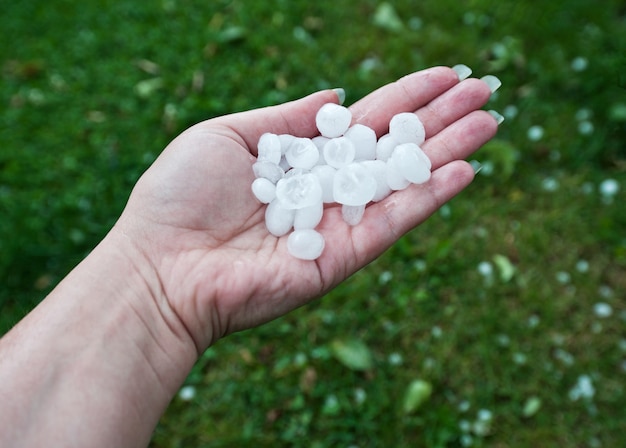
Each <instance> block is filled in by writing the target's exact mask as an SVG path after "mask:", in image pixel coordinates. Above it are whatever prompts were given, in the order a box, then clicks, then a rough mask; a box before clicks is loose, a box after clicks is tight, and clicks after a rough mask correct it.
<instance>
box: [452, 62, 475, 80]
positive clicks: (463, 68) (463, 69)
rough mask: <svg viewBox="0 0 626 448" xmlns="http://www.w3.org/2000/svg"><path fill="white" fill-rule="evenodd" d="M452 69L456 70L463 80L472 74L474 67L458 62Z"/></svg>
mask: <svg viewBox="0 0 626 448" xmlns="http://www.w3.org/2000/svg"><path fill="white" fill-rule="evenodd" d="M452 70H454V71H455V72H456V74H457V75H458V77H459V81H463V80H464V79H465V78H467V77H468V76H469V75H471V74H472V69H471V68H469V67H468V66H467V65H465V64H457V65H455V66H454V67H452Z"/></svg>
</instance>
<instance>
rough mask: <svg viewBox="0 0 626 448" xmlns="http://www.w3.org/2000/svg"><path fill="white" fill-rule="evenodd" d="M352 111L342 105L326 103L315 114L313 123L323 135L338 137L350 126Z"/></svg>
mask: <svg viewBox="0 0 626 448" xmlns="http://www.w3.org/2000/svg"><path fill="white" fill-rule="evenodd" d="M351 121H352V112H350V109H348V108H347V107H344V106H340V105H339V104H335V103H326V104H324V105H323V106H322V107H321V108H320V110H319V111H318V112H317V115H316V116H315V124H316V125H317V129H318V130H319V131H320V134H322V136H324V137H328V138H334V137H340V136H342V135H343V134H344V132H346V131H347V130H348V127H350V122H351Z"/></svg>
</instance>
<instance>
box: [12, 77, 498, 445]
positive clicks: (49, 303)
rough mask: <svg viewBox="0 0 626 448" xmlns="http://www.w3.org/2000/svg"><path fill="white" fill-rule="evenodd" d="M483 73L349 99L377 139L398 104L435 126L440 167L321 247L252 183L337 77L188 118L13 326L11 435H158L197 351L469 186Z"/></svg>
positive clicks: (331, 225)
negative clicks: (303, 91) (268, 153)
mask: <svg viewBox="0 0 626 448" xmlns="http://www.w3.org/2000/svg"><path fill="white" fill-rule="evenodd" d="M490 94H491V92H490V90H489V87H488V86H487V85H486V84H485V83H484V82H482V81H480V80H477V79H467V80H464V81H462V82H459V80H458V77H457V75H456V73H455V72H454V71H453V70H451V69H449V68H446V67H436V68H432V69H428V70H423V71H420V72H417V73H413V74H411V75H408V76H406V77H404V78H401V79H400V80H398V81H397V82H395V83H392V84H389V85H386V86H383V87H381V88H380V89H378V90H377V91H375V92H373V93H371V94H369V95H368V96H366V97H365V98H363V99H362V100H360V101H358V102H357V103H355V104H354V105H352V106H351V107H350V109H351V111H352V114H353V122H355V123H361V124H365V125H367V126H370V127H372V128H373V129H374V130H375V131H376V133H377V135H378V136H379V137H380V136H381V135H383V134H384V133H386V132H387V128H388V124H389V120H390V119H391V117H392V116H393V115H394V114H396V113H399V112H415V113H417V115H418V116H419V117H420V119H421V120H422V122H423V123H424V125H425V128H426V138H427V140H426V142H425V143H424V145H423V149H424V151H425V152H426V153H427V154H428V156H429V157H430V158H431V160H432V162H433V173H432V178H431V180H430V181H429V182H428V183H426V184H423V185H413V186H411V187H409V188H408V189H406V190H402V191H398V192H395V193H393V194H392V195H391V196H389V197H388V198H386V199H385V200H383V201H381V202H379V203H376V204H373V205H371V206H370V207H368V209H367V210H366V213H365V216H364V218H363V221H362V222H361V223H360V224H359V225H358V226H355V227H350V226H348V225H347V224H345V223H344V222H343V220H342V217H341V210H340V208H339V207H334V208H329V209H328V210H326V211H325V213H324V218H323V220H322V222H321V224H320V225H319V227H318V230H319V231H320V232H321V233H322V234H323V235H324V237H325V239H326V248H325V250H324V252H323V254H322V256H321V257H320V258H318V259H317V260H315V261H304V260H298V259H295V258H293V257H291V256H290V255H289V254H288V253H287V247H286V237H283V238H276V237H274V236H272V235H270V234H269V233H268V232H267V230H266V228H265V224H264V210H265V206H264V205H262V204H259V202H258V201H257V200H256V199H255V198H254V197H253V195H252V194H251V192H250V184H251V183H252V181H253V174H252V169H251V165H252V164H253V163H254V161H255V155H256V153H255V151H256V149H255V146H256V142H257V141H258V139H259V137H260V136H261V135H262V134H263V133H265V132H273V133H276V134H285V133H289V134H293V135H297V136H302V137H314V136H315V135H316V134H317V132H316V128H315V113H316V111H317V110H318V109H319V108H320V107H321V106H322V105H323V104H325V103H327V102H337V101H338V98H337V95H336V93H335V92H334V91H332V90H326V91H321V92H317V93H315V94H312V95H310V96H307V97H305V98H303V99H300V100H297V101H293V102H290V103H286V104H282V105H278V106H273V107H268V108H264V109H258V110H252V111H248V112H243V113H238V114H233V115H227V116H223V117H219V118H215V119H211V120H207V121H204V122H202V123H199V124H197V125H195V126H193V127H191V128H190V129H188V130H187V131H185V132H183V133H182V134H181V135H180V136H178V137H177V138H176V139H175V140H174V141H172V142H171V143H170V144H169V145H168V146H167V148H165V150H164V151H163V152H162V154H161V155H160V156H159V158H158V159H157V160H156V161H155V162H154V164H153V165H152V166H151V167H150V168H149V169H148V170H147V171H146V172H145V173H144V175H143V176H142V177H141V178H140V179H139V181H138V182H137V184H136V186H135V188H134V189H133V191H132V193H131V196H130V198H129V200H128V204H127V206H126V208H125V209H124V211H123V213H122V215H121V216H120V218H119V220H118V221H117V223H116V224H115V226H114V227H113V228H112V229H111V231H110V232H109V234H108V235H107V236H106V237H105V238H104V240H103V241H102V242H101V243H100V244H99V245H98V246H97V247H96V248H95V249H94V250H93V252H92V253H91V254H90V255H89V256H88V257H87V258H86V259H85V260H83V261H82V262H81V263H80V264H79V265H78V266H77V267H76V268H75V269H74V270H73V271H72V272H71V273H70V274H69V275H68V276H67V277H66V278H65V279H64V280H63V281H62V282H61V283H60V284H59V285H58V286H57V287H56V288H55V289H54V290H53V291H52V292H51V293H50V295H49V296H48V297H46V298H45V299H44V300H43V301H42V302H41V304H40V305H39V306H37V307H36V308H35V309H34V310H33V311H32V312H31V313H30V314H29V315H28V316H26V317H25V318H24V319H23V320H22V321H21V322H20V323H19V324H18V325H16V327H15V328H13V329H12V330H11V331H10V332H9V333H7V334H6V335H5V336H4V337H3V338H2V339H0V415H2V418H0V445H1V446H29V447H37V446H72V447H73V446H76V447H84V446H90V447H98V446H103V447H104V446H118V447H123V446H128V447H131V446H146V445H147V444H148V443H149V440H150V436H151V434H152V431H153V430H154V428H155V426H156V424H157V422H158V419H159V418H160V416H161V415H162V413H163V412H164V411H165V409H166V407H167V405H168V403H169V401H170V400H171V399H172V397H173V396H174V395H175V394H176V392H177V391H178V389H179V388H180V386H181V384H182V383H183V381H184V379H185V378H186V376H187V374H188V373H189V371H190V370H191V368H192V366H193V364H194V362H195V361H196V360H197V358H198V356H199V355H200V354H201V353H202V352H203V351H204V350H205V349H206V348H207V347H209V346H210V345H211V344H213V343H215V342H216V341H217V340H218V339H220V338H222V337H224V336H226V335H228V334H230V333H232V332H235V331H239V330H243V329H246V328H251V327H254V326H257V325H260V324H262V323H264V322H267V321H270V320H272V319H275V318H276V317H279V316H281V315H283V314H285V313H287V312H289V311H291V310H293V309H295V308H297V307H300V306H302V305H304V304H306V303H308V302H310V301H311V300H313V299H315V298H318V297H320V296H321V295H323V294H324V293H326V292H327V291H329V290H330V289H332V288H333V287H335V286H336V285H337V284H339V283H340V282H341V281H343V280H345V279H346V278H347V277H349V276H350V275H351V274H353V273H354V272H356V271H357V270H358V269H360V268H361V267H363V266H365V265H366V264H368V263H369V262H370V261H372V260H373V259H374V258H376V257H377V256H379V255H380V254H381V253H382V252H384V251H385V250H386V249H387V248H389V247H390V246H391V245H392V244H393V243H394V242H395V241H396V240H397V239H398V238H400V237H401V236H402V235H404V234H405V233H406V232H408V231H409V230H411V229H413V228H414V227H415V226H417V225H419V224H420V223H421V222H423V221H424V220H425V219H426V218H428V217H429V216H430V215H431V214H432V213H433V212H435V211H436V210H437V209H438V208H439V207H440V206H441V205H443V204H444V203H445V202H447V201H448V200H449V199H451V198H452V197H453V196H455V195H456V194H458V193H459V192H460V191H462V190H463V189H464V188H465V187H466V186H467V185H468V184H469V183H470V182H471V181H472V179H473V176H474V171H473V169H472V168H471V166H470V165H469V164H468V163H466V162H465V161H463V160H464V159H465V158H467V157H468V156H470V155H471V154H472V153H473V152H474V151H476V150H477V149H478V148H479V147H480V146H481V145H483V144H484V143H485V142H487V141H488V140H489V139H490V138H492V137H493V136H494V135H495V133H496V130H497V123H496V120H495V119H494V118H493V117H492V116H491V115H490V114H488V113H487V112H485V111H482V110H479V109H480V108H481V107H482V106H483V105H484V104H485V103H486V102H487V101H488V99H489V97H490Z"/></svg>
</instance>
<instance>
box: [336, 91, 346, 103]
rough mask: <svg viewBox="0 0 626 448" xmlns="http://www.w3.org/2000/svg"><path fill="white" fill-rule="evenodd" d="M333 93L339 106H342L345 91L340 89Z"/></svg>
mask: <svg viewBox="0 0 626 448" xmlns="http://www.w3.org/2000/svg"><path fill="white" fill-rule="evenodd" d="M333 92H335V94H336V95H337V99H339V105H343V102H344V101H345V100H346V91H345V90H343V89H342V88H337V89H333Z"/></svg>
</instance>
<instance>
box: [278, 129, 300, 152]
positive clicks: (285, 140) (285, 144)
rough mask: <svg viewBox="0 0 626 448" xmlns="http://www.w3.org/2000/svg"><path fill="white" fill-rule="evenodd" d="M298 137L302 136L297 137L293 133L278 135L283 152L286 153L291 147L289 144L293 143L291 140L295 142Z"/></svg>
mask: <svg viewBox="0 0 626 448" xmlns="http://www.w3.org/2000/svg"><path fill="white" fill-rule="evenodd" d="M297 138H300V137H296V136H295V135H291V134H280V135H279V136H278V139H279V140H280V150H281V152H282V153H283V154H285V153H286V152H287V149H289V145H291V142H293V141H294V140H295V139H297Z"/></svg>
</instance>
